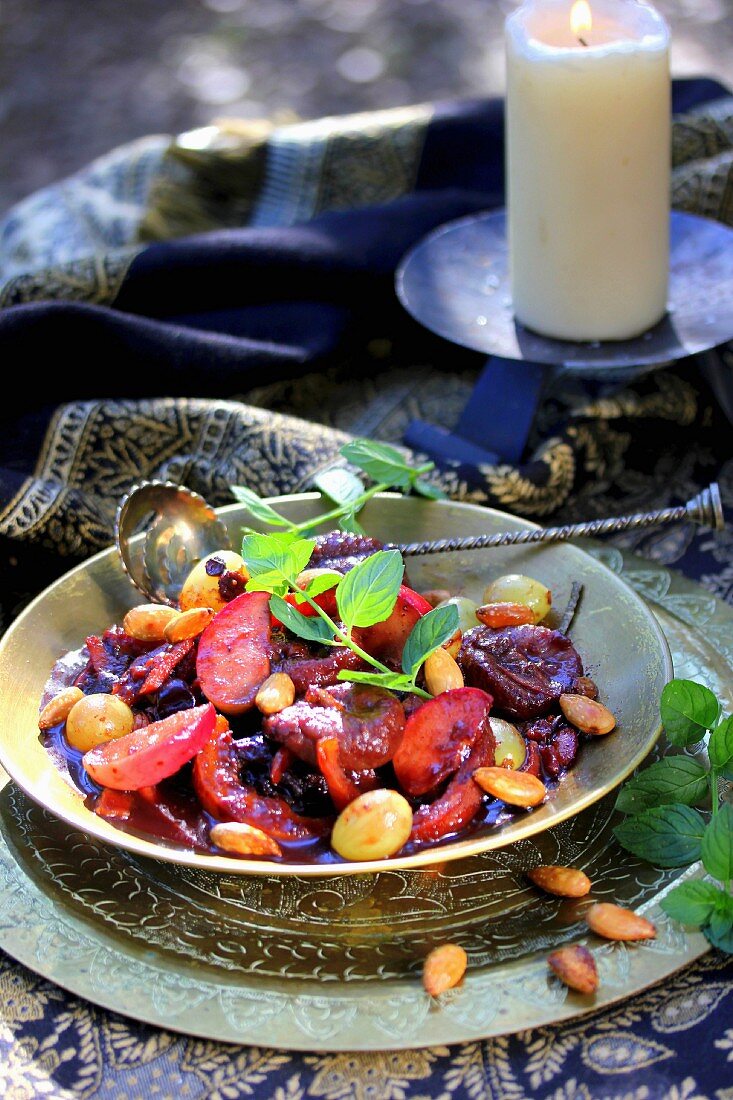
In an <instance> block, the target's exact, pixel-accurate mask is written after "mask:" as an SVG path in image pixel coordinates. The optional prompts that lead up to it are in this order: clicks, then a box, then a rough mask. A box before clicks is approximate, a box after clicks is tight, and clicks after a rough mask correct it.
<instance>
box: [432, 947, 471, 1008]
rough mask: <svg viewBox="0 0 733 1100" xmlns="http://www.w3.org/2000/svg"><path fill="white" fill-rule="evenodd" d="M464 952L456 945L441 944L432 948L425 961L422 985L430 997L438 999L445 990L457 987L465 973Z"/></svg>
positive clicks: (466, 961)
mask: <svg viewBox="0 0 733 1100" xmlns="http://www.w3.org/2000/svg"><path fill="white" fill-rule="evenodd" d="M467 966H468V959H467V958H466V952H465V951H464V950H463V948H462V947H459V946H458V944H457V943H443V944H441V945H440V947H434V948H433V950H432V951H431V952H430V954H429V955H428V956H427V958H426V959H425V963H424V965H423V971H422V984H423V985H424V986H425V992H426V993H429V994H430V996H431V997H439V996H440V994H441V993H445V991H446V990H447V989H453V987H454V986H456V985H458V983H459V982H460V980H461V978H462V977H463V975H464V974H465V973H466V967H467Z"/></svg>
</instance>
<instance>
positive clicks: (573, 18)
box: [570, 0, 593, 46]
mask: <svg viewBox="0 0 733 1100" xmlns="http://www.w3.org/2000/svg"><path fill="white" fill-rule="evenodd" d="M592 28H593V15H592V14H591V10H590V4H589V3H588V0H575V3H574V4H573V6H572V8H571V9H570V29H571V31H572V32H573V35H574V36H575V38H577V39H578V41H579V42H581V43H582V44H583V45H584V46H585V45H586V44H587V38H588V35H589V34H590V32H591V30H592Z"/></svg>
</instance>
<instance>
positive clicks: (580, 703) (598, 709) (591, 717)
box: [560, 694, 616, 737]
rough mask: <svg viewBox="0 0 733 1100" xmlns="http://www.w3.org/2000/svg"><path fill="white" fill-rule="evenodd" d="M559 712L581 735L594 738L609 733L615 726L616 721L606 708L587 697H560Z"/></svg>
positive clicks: (569, 695) (570, 695)
mask: <svg viewBox="0 0 733 1100" xmlns="http://www.w3.org/2000/svg"><path fill="white" fill-rule="evenodd" d="M560 710H561V711H562V712H563V714H564V715H565V717H566V718H567V720H568V722H570V723H571V725H573V726H575V728H576V729H579V730H580V732H581V733H590V734H592V735H593V736H594V737H601V736H603V735H604V734H606V733H610V732H611V730H612V729H614V728H615V726H616V719H615V718H614V716H613V715H612V714H611V712H610V710H609V709H608V707H604V705H603V703H599V702H598V700H597V699H590V698H588V696H587V695H572V694H567V695H561V696H560Z"/></svg>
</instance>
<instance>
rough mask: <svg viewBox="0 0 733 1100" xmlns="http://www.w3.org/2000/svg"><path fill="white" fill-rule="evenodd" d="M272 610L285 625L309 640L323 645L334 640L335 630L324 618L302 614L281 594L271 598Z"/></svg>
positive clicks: (300, 636)
mask: <svg viewBox="0 0 733 1100" xmlns="http://www.w3.org/2000/svg"><path fill="white" fill-rule="evenodd" d="M270 611H271V612H272V614H273V615H274V616H275V618H276V619H279V620H280V622H281V623H282V624H283V626H285V627H287V628H288V630H290V631H291V632H292V633H293V634H296V635H297V636H298V637H299V638H305V640H306V641H308V642H318V643H320V644H321V645H329V644H330V643H331V642H333V631H332V630H331V628H330V627H329V625H328V623H325V622H324V621H323V619H321V618H316V617H309V616H307V615H301V613H300V612H299V611H296V609H295V608H294V607H291V606H290V604H289V603H286V602H285V600H283V599H281V598H280V596H273V597H272V599H271V600H270Z"/></svg>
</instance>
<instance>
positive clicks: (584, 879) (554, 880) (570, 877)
mask: <svg viewBox="0 0 733 1100" xmlns="http://www.w3.org/2000/svg"><path fill="white" fill-rule="evenodd" d="M527 878H528V879H530V880H531V881H532V882H533V883H534V884H535V886H539V887H540V889H541V890H545V891H547V893H548V894H555V895H557V897H560V898H582V897H585V895H586V894H587V893H588V892H589V891H590V888H591V885H592V883H591V881H590V879H589V878H588V876H587V875H586V873H585V871H580V870H578V869H577V868H576V867H559V866H554V865H552V864H544V865H542V866H540V867H533V868H532V870H531V871H528V872H527Z"/></svg>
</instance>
